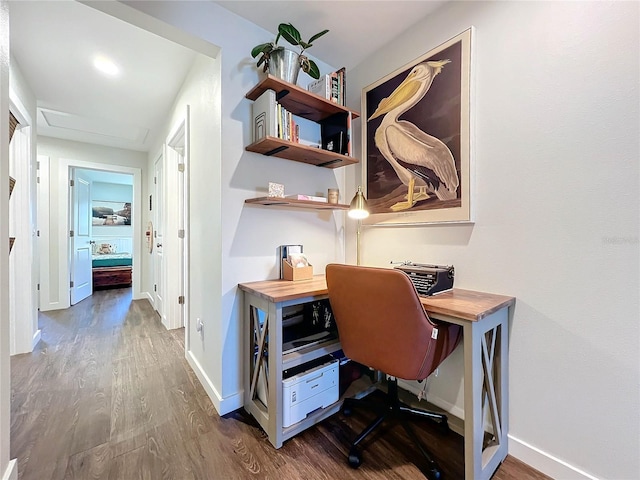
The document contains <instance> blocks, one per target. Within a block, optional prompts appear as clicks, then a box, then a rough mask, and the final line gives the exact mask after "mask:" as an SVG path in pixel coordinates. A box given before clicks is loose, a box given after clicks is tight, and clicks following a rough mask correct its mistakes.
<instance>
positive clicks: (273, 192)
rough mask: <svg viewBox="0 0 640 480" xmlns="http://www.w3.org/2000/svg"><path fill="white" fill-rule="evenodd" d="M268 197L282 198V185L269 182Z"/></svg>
mask: <svg viewBox="0 0 640 480" xmlns="http://www.w3.org/2000/svg"><path fill="white" fill-rule="evenodd" d="M269 198H284V185H283V184H281V183H274V182H269Z"/></svg>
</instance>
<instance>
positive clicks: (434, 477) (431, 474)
mask: <svg viewBox="0 0 640 480" xmlns="http://www.w3.org/2000/svg"><path fill="white" fill-rule="evenodd" d="M422 473H424V476H425V477H427V478H428V479H429V480H440V479H441V478H442V472H441V471H440V470H439V469H438V467H429V468H427V470H426V471H424V472H422Z"/></svg>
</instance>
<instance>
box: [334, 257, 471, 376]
mask: <svg viewBox="0 0 640 480" xmlns="http://www.w3.org/2000/svg"><path fill="white" fill-rule="evenodd" d="M326 278H327V287H328V290H329V301H330V302H331V309H332V310H333V315H334V318H335V321H336V325H337V326H338V333H339V335H340V343H341V344H342V349H343V350H344V353H345V355H346V356H347V357H349V358H351V359H352V360H354V361H356V362H358V363H362V364H363V365H366V366H369V367H372V368H375V369H376V370H381V371H382V372H384V373H386V374H388V375H392V376H394V377H398V378H403V379H405V380H422V379H424V378H426V377H427V376H429V374H430V373H431V372H433V371H434V370H435V369H436V368H437V367H438V365H440V363H441V362H442V361H443V360H444V359H445V358H446V357H447V356H448V355H449V354H450V353H451V352H452V351H453V350H454V349H455V347H456V345H457V344H458V342H459V341H460V337H461V330H460V327H459V326H458V325H452V324H447V323H442V324H436V323H434V322H432V321H431V320H430V319H429V317H428V316H427V314H426V312H425V311H424V308H423V307H422V304H421V303H420V299H419V297H418V293H417V292H416V289H415V287H414V286H413V283H411V280H410V279H409V277H408V276H407V275H406V274H405V273H403V272H401V271H399V270H395V269H389V268H373V267H356V266H353V265H339V264H330V265H327V268H326ZM434 329H437V334H436V333H434ZM434 337H436V338H434Z"/></svg>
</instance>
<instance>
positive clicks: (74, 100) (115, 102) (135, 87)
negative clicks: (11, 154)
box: [9, 1, 196, 151]
mask: <svg viewBox="0 0 640 480" xmlns="http://www.w3.org/2000/svg"><path fill="white" fill-rule="evenodd" d="M9 15H10V22H11V24H10V28H11V40H10V41H11V44H10V45H11V54H12V56H13V57H14V58H15V60H16V62H17V63H18V65H19V67H20V70H21V72H22V74H23V75H24V77H25V79H26V82H27V83H28V84H29V86H30V87H31V89H32V90H33V92H34V94H35V96H36V99H37V106H38V118H37V129H38V134H39V135H45V136H51V137H56V138H64V139H69V140H77V141H81V142H87V143H95V144H98V145H107V146H112V147H119V148H126V149H130V150H139V151H148V149H149V148H150V147H151V142H152V141H153V136H154V135H155V134H156V132H157V131H158V129H159V127H161V126H162V125H163V124H164V122H166V118H167V114H168V112H169V110H170V107H171V105H172V103H173V100H174V98H175V96H176V93H177V92H178V90H179V88H180V87H181V86H182V83H183V81H184V79H185V77H186V74H187V72H188V71H189V68H190V67H191V65H192V63H193V60H194V58H195V55H196V54H195V52H193V51H192V50H189V49H187V48H185V47H182V46H180V45H178V44H176V43H173V42H170V41H168V40H165V39H162V38H160V37H158V36H156V35H154V34H152V33H149V32H146V31H144V30H142V29H139V28H137V27H134V26H131V25H129V24H127V23H125V22H123V21H121V20H118V19H116V18H114V17H112V16H109V15H106V14H104V13H102V12H99V11H97V10H95V9H93V8H91V7H88V6H86V5H83V4H81V3H79V2H75V1H53V2H51V1H28V2H23V1H11V2H9ZM98 54H100V55H104V56H106V57H109V58H111V59H112V60H113V61H114V62H115V63H116V64H117V65H118V66H119V67H120V73H119V74H118V75H116V76H112V77H110V76H107V75H104V74H102V73H100V72H99V71H98V70H97V69H96V68H94V66H93V63H92V62H93V58H94V56H95V55H98Z"/></svg>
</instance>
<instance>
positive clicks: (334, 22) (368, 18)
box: [215, 0, 446, 69]
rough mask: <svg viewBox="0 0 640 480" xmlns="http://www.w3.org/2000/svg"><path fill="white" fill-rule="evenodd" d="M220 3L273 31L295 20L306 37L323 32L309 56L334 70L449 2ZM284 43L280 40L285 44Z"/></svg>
mask: <svg viewBox="0 0 640 480" xmlns="http://www.w3.org/2000/svg"><path fill="white" fill-rule="evenodd" d="M215 3H217V4H218V5H221V6H222V7H224V8H226V9H227V10H230V11H232V12H234V13H236V14H238V15H240V16H241V17H244V18H246V19H247V20H249V21H251V22H252V23H255V24H256V25H259V26H261V27H262V28H264V29H265V30H268V31H270V32H272V33H273V34H274V35H273V38H265V40H264V41H265V42H268V41H270V40H273V39H275V33H276V32H277V29H278V25H279V24H280V23H291V24H292V25H293V26H295V27H296V28H297V29H298V30H299V31H300V34H301V36H302V39H303V40H305V41H306V40H309V39H310V38H311V37H312V36H313V35H315V34H316V33H318V32H321V31H322V30H325V29H329V33H327V34H326V35H324V36H323V37H321V38H319V39H318V40H317V41H315V42H314V44H313V47H312V48H311V49H310V50H309V54H310V55H313V56H314V57H316V58H318V59H320V60H322V61H324V62H325V63H328V64H329V65H333V66H334V67H336V68H340V67H346V68H347V69H350V68H353V67H355V66H356V65H357V64H358V63H359V62H360V61H362V59H364V58H366V57H368V56H369V55H371V54H373V53H374V52H375V51H376V50H378V49H379V48H380V47H382V46H383V45H384V44H386V43H388V42H389V41H390V40H392V39H393V38H395V37H397V36H398V35H400V34H401V33H403V32H404V31H405V30H407V29H408V28H409V27H411V26H412V25H415V24H416V23H418V22H419V21H420V20H422V19H423V18H424V17H426V16H427V15H429V14H430V13H431V12H433V11H434V10H436V9H437V8H438V7H440V6H441V5H443V4H444V3H446V0H396V1H381V0H374V1H371V0H369V1H365V0H332V1H327V0H322V1H318V0H284V1H270V0H257V1H256V0H254V1H245V0H235V1H234V0H232V1H216V2H215ZM283 43H285V44H286V42H278V44H283Z"/></svg>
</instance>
